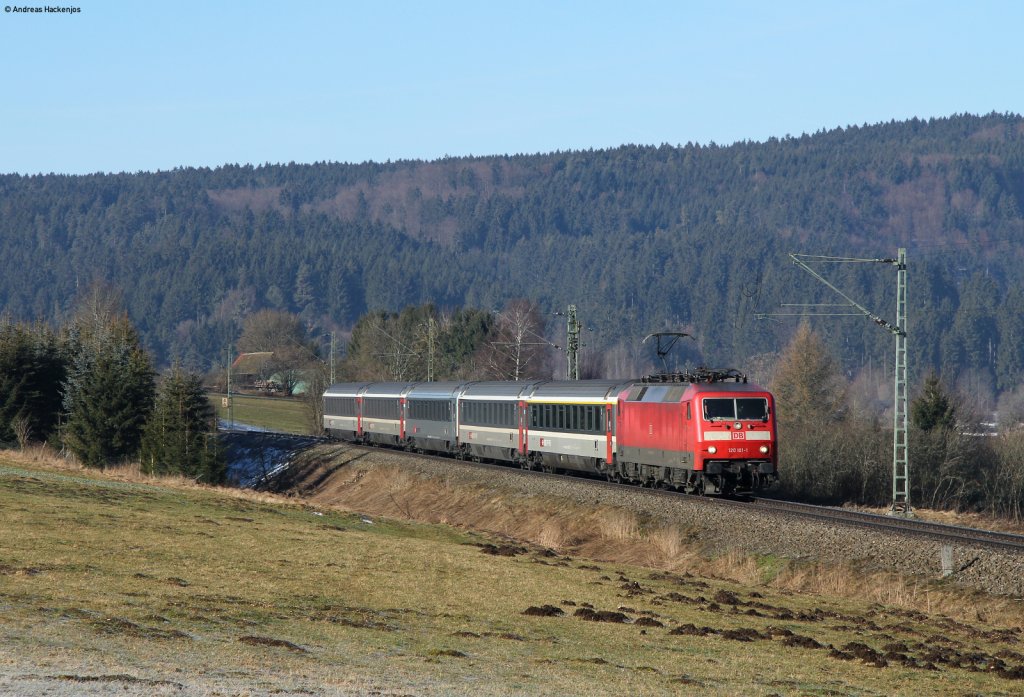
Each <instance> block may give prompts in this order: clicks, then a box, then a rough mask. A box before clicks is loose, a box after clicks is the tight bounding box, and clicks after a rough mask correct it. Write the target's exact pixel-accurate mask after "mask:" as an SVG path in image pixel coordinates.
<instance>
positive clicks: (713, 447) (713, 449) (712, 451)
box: [708, 445, 718, 455]
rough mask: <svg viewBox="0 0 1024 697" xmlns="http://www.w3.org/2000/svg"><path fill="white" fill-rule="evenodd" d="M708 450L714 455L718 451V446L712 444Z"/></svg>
mask: <svg viewBox="0 0 1024 697" xmlns="http://www.w3.org/2000/svg"><path fill="white" fill-rule="evenodd" d="M708 452H709V453H711V454H712V455H714V454H715V453H717V452H718V448H716V447H715V446H713V445H712V446H710V447H709V448H708Z"/></svg>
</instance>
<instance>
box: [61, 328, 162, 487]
mask: <svg viewBox="0 0 1024 697" xmlns="http://www.w3.org/2000/svg"><path fill="white" fill-rule="evenodd" d="M71 345H72V348H73V356H74V357H73V360H72V364H71V367H70V370H69V371H68V377H67V380H66V381H65V383H64V410H65V413H66V414H67V419H68V421H67V426H66V428H65V431H64V438H65V443H66V444H67V447H68V448H69V449H70V450H71V452H72V453H74V454H75V455H76V456H77V457H78V458H79V459H80V460H81V461H82V462H83V463H84V464H85V465H87V466H89V467H101V468H102V467H105V466H106V465H108V464H111V463H113V462H115V461H117V460H120V459H124V458H127V457H131V456H133V455H135V454H136V453H138V450H139V443H140V440H141V438H142V429H143V426H144V425H145V423H146V420H147V419H148V417H149V414H150V412H151V411H152V409H153V393H154V381H153V376H154V373H153V368H152V367H151V365H150V360H149V355H148V354H147V353H146V352H145V350H144V349H143V348H142V346H141V344H140V342H139V336H138V333H137V332H136V331H135V328H134V327H133V326H132V324H131V322H130V321H129V320H128V318H127V316H121V317H118V318H115V319H113V320H106V319H101V320H99V321H96V322H93V323H80V324H78V325H77V326H75V327H74V328H73V329H72V332H71Z"/></svg>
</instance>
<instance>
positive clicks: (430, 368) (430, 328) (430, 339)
mask: <svg viewBox="0 0 1024 697" xmlns="http://www.w3.org/2000/svg"><path fill="white" fill-rule="evenodd" d="M435 331H436V326H435V323H434V318H433V317H427V382H433V381H434V335H435Z"/></svg>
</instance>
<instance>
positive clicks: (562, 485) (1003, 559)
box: [314, 445, 1024, 597]
mask: <svg viewBox="0 0 1024 697" xmlns="http://www.w3.org/2000/svg"><path fill="white" fill-rule="evenodd" d="M339 447H341V448H351V447H352V446H338V445H327V446H321V448H323V450H322V451H320V449H317V450H315V451H314V452H315V453H317V454H319V453H320V452H322V455H323V456H324V457H329V455H330V453H331V449H336V448H339ZM375 464H381V465H397V466H401V467H403V468H404V469H406V470H409V471H413V472H415V473H417V474H418V475H420V476H424V477H429V478H444V479H448V480H458V481H464V482H466V483H472V484H476V485H479V484H486V485H487V486H489V487H493V488H495V489H499V490H503V491H505V492H510V493H512V494H514V495H515V494H521V495H523V496H554V497H559V498H564V499H566V500H568V501H572V502H574V503H577V504H580V505H584V506H589V505H605V506H617V507H621V508H624V509H627V510H630V511H633V512H635V513H637V514H638V515H640V516H644V517H648V518H650V519H652V520H654V521H656V522H663V523H666V524H674V525H677V526H680V527H682V528H689V529H694V530H697V531H699V532H698V536H699V539H700V540H701V542H702V543H703V545H704V546H705V548H706V549H707V550H708V551H710V552H721V551H725V550H727V549H730V548H731V549H738V550H741V551H743V552H747V553H752V554H763V555H776V556H780V557H785V558H788V559H797V560H807V561H822V562H837V563H854V564H855V565H856V566H858V568H862V569H865V570H874V571H879V570H880V571H893V572H899V573H904V574H911V575H919V576H921V577H923V578H927V579H940V578H943V564H942V557H943V547H944V546H945V547H950V549H949V550H947V552H946V557H947V565H948V567H949V568H951V571H952V573H950V574H947V576H946V579H947V582H951V583H955V584H957V585H961V586H965V587H970V588H975V589H978V590H983V591H986V592H989V593H994V594H999V595H1010V596H1016V597H1021V596H1024V554H1017V553H1013V552H1008V551H1000V550H996V549H992V548H988V547H984V546H977V545H967V544H963V545H961V544H954V545H949V543H947V542H942V541H938V540H931V539H927V538H924V537H920V536H916V535H903V534H900V533H892V532H877V531H873V530H870V529H866V528H862V527H857V526H853V525H844V524H841V523H831V522H826V521H817V520H811V519H807V518H799V517H795V516H791V515H784V514H781V513H773V512H765V511H757V510H753V509H745V508H744V507H741V506H725V505H720V504H718V503H717V502H715V501H713V500H710V501H709V500H704V499H699V498H696V497H690V496H672V495H666V494H664V493H663V492H656V491H650V490H645V489H640V488H633V487H612V486H608V485H605V484H604V483H603V482H594V481H590V480H585V479H579V478H574V477H552V476H542V475H538V473H534V472H523V471H521V470H517V469H514V468H506V467H480V466H476V465H472V464H468V463H463V462H459V461H456V460H446V459H433V458H412V457H404V456H402V455H400V454H397V453H389V452H387V451H380V450H371V451H368V452H367V454H366V455H364V456H363V457H362V458H360V465H361V466H373V465H375ZM950 560H951V562H952V563H951V565H950V564H949V561H950Z"/></svg>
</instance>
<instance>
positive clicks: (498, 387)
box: [459, 380, 538, 399]
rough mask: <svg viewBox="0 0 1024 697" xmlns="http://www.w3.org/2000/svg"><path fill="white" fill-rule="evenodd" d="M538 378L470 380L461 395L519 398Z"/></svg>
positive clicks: (466, 396)
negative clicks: (490, 380)
mask: <svg viewBox="0 0 1024 697" xmlns="http://www.w3.org/2000/svg"><path fill="white" fill-rule="evenodd" d="M536 384H538V381H537V380H520V381H518V382H470V383H466V385H465V387H464V388H463V389H462V392H461V394H460V395H459V397H461V398H467V399H486V398H492V399H519V398H520V397H522V396H523V394H525V393H526V392H527V391H528V390H529V389H530V388H531V387H533V386H534V385H536Z"/></svg>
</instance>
